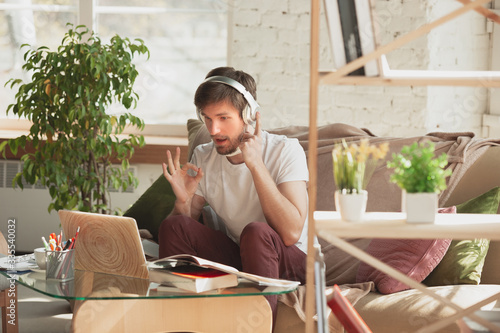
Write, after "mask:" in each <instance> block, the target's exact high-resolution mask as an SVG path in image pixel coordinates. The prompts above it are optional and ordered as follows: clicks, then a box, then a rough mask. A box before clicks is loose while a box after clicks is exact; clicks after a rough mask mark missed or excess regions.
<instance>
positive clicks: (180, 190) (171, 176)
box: [162, 147, 203, 204]
mask: <svg viewBox="0 0 500 333" xmlns="http://www.w3.org/2000/svg"><path fill="white" fill-rule="evenodd" d="M180 155H181V149H180V148H179V147H177V149H176V151H175V158H174V159H173V160H172V154H171V153H170V150H167V163H168V168H167V164H166V163H162V167H163V175H164V176H165V178H166V179H167V180H168V182H169V183H170V185H171V186H172V190H173V191H174V193H175V196H176V197H177V202H178V203H181V204H185V203H187V204H189V203H190V201H191V199H192V198H193V196H194V194H195V192H196V188H197V187H198V183H199V182H200V180H201V178H202V177H203V171H202V170H201V168H198V167H197V166H195V165H193V164H191V163H187V164H185V165H183V166H182V168H181V166H180ZM189 169H191V170H193V171H195V172H196V176H194V177H193V176H190V175H189V174H188V170H189Z"/></svg>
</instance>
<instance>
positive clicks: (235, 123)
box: [201, 101, 245, 155]
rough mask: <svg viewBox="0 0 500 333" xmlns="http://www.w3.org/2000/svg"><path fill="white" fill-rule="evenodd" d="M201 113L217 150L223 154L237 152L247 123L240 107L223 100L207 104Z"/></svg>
mask: <svg viewBox="0 0 500 333" xmlns="http://www.w3.org/2000/svg"><path fill="white" fill-rule="evenodd" d="M201 114H202V116H203V117H204V118H205V125H206V126H207V129H208V132H209V133H210V136H211V137H212V140H213V142H214V144H215V149H217V152H218V153H219V154H221V155H228V154H231V153H233V152H235V151H236V149H237V148H238V147H239V145H240V142H241V138H242V136H243V134H244V133H245V123H244V122H243V119H241V117H240V112H239V111H238V109H236V108H235V107H234V106H233V105H232V104H231V103H230V102H227V101H222V102H219V103H215V104H210V105H207V106H206V107H205V108H204V109H203V110H202V112H201Z"/></svg>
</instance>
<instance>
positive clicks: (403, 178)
mask: <svg viewBox="0 0 500 333" xmlns="http://www.w3.org/2000/svg"><path fill="white" fill-rule="evenodd" d="M434 150H435V144H434V143H433V142H421V143H417V142H414V143H413V144H412V145H409V146H404V147H403V148H402V149H401V152H399V153H394V154H393V155H392V160H390V161H388V162H387V166H388V167H389V168H392V169H394V172H393V174H392V175H391V178H390V180H391V182H393V183H396V184H397V185H398V186H399V187H400V188H401V189H402V190H403V200H402V202H403V207H402V208H403V210H405V211H406V214H407V222H409V223H415V222H421V223H433V222H434V220H435V217H436V213H437V209H438V193H440V192H441V191H443V190H445V189H446V177H448V176H450V175H451V170H449V169H448V170H446V169H445V167H446V165H447V164H448V156H447V154H446V153H442V154H441V155H440V156H435V152H434Z"/></svg>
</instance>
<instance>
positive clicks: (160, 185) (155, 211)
mask: <svg viewBox="0 0 500 333" xmlns="http://www.w3.org/2000/svg"><path fill="white" fill-rule="evenodd" d="M174 203H175V194H174V191H173V190H172V187H171V186H170V183H169V182H168V181H167V179H166V178H165V177H164V176H163V174H160V176H159V177H158V179H157V180H156V181H155V182H154V183H153V184H151V186H150V187H149V188H148V189H147V190H146V192H144V193H143V194H142V195H141V196H140V197H139V199H138V200H137V201H136V202H135V203H134V204H133V205H132V206H131V207H130V208H129V209H128V210H127V211H126V212H125V213H124V214H123V215H125V216H129V217H132V218H134V219H135V220H136V222H137V227H138V228H139V229H147V230H149V232H150V233H151V234H152V235H153V239H154V240H155V241H158V229H159V228H160V224H161V222H162V221H163V220H164V219H165V218H166V217H167V215H168V214H169V213H170V212H171V211H172V209H173V208H174Z"/></svg>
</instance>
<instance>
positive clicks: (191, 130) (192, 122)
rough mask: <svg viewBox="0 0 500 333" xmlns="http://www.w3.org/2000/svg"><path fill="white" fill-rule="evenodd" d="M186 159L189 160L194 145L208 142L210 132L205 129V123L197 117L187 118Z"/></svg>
mask: <svg viewBox="0 0 500 333" xmlns="http://www.w3.org/2000/svg"><path fill="white" fill-rule="evenodd" d="M187 130H188V161H191V156H193V150H194V149H195V148H196V146H198V145H200V144H203V143H208V142H210V140H211V139H210V134H209V133H208V131H207V128H206V126H205V124H203V122H202V121H201V120H199V119H188V121H187Z"/></svg>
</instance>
